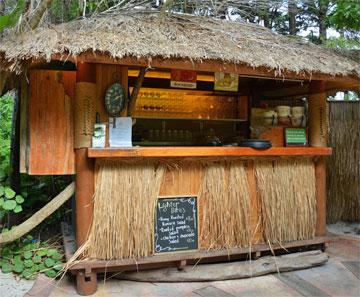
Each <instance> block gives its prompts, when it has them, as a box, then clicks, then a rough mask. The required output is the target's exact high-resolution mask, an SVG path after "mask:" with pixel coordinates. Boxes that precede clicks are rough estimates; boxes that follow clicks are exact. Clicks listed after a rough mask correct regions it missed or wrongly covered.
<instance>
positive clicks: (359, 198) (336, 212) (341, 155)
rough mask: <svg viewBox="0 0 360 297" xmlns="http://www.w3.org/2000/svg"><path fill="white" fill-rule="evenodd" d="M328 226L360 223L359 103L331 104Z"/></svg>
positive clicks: (328, 161) (328, 163) (328, 162)
mask: <svg viewBox="0 0 360 297" xmlns="http://www.w3.org/2000/svg"><path fill="white" fill-rule="evenodd" d="M329 123H330V133H329V145H330V146H331V147H332V148H333V154H332V155H331V156H330V157H329V158H328V159H327V189H328V192H327V194H328V201H327V222H328V223H335V222H337V221H339V220H343V221H351V222H359V221H360V102H341V103H340V102H334V103H329Z"/></svg>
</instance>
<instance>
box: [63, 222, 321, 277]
mask: <svg viewBox="0 0 360 297" xmlns="http://www.w3.org/2000/svg"><path fill="white" fill-rule="evenodd" d="M62 230H63V239H64V246H65V254H66V258H67V260H69V259H70V258H71V256H72V255H73V254H74V252H75V250H76V246H75V239H74V235H73V233H72V232H71V228H69V226H67V225H66V224H64V223H63V224H62ZM326 242H327V237H316V238H314V239H310V240H301V241H292V242H288V243H283V244H281V245H279V244H274V245H271V247H270V246H269V245H266V244H256V245H254V246H251V247H248V248H233V249H229V250H226V249H224V250H213V251H202V250H199V251H195V252H194V251H191V252H178V253H164V254H157V255H154V256H150V257H145V258H141V259H136V260H135V259H122V260H86V261H79V262H77V263H74V264H72V265H71V267H70V268H69V270H70V272H71V273H73V274H77V273H78V272H84V271H85V272H86V273H90V272H96V273H102V272H114V271H136V270H147V269H154V268H162V267H181V266H183V265H184V263H186V264H188V265H192V264H199V263H215V262H224V261H234V260H248V259H257V258H260V257H263V256H268V255H271V254H275V255H283V254H288V253H294V252H301V251H309V250H319V249H320V250H323V251H324V250H325V243H326Z"/></svg>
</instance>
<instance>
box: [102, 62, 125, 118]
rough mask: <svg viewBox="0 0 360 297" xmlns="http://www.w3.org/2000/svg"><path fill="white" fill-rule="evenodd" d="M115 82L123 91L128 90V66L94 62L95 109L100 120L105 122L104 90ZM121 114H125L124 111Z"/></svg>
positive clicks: (106, 116)
mask: <svg viewBox="0 0 360 297" xmlns="http://www.w3.org/2000/svg"><path fill="white" fill-rule="evenodd" d="M115 82H118V83H120V84H121V85H122V86H123V87H124V89H125V93H126V94H127V92H128V68H127V67H126V66H119V65H109V64H96V86H97V96H96V97H97V105H96V109H97V111H98V112H99V113H100V118H101V121H102V122H104V123H107V122H108V121H109V119H108V115H107V113H106V111H105V107H104V98H105V93H106V90H107V89H108V88H109V87H110V86H111V85H112V84H114V83H115ZM121 116H126V111H124V112H123V113H122V115H121Z"/></svg>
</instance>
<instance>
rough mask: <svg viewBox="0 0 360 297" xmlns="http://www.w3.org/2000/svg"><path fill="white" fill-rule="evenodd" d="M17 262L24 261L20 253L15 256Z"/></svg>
mask: <svg viewBox="0 0 360 297" xmlns="http://www.w3.org/2000/svg"><path fill="white" fill-rule="evenodd" d="M15 262H22V260H21V256H19V255H17V256H15V257H14V263H15Z"/></svg>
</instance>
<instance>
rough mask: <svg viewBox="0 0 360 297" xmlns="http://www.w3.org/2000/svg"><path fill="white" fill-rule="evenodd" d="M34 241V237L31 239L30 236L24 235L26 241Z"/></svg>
mask: <svg viewBox="0 0 360 297" xmlns="http://www.w3.org/2000/svg"><path fill="white" fill-rule="evenodd" d="M33 239H34V237H32V236H31V235H26V240H29V241H32V240H33Z"/></svg>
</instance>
